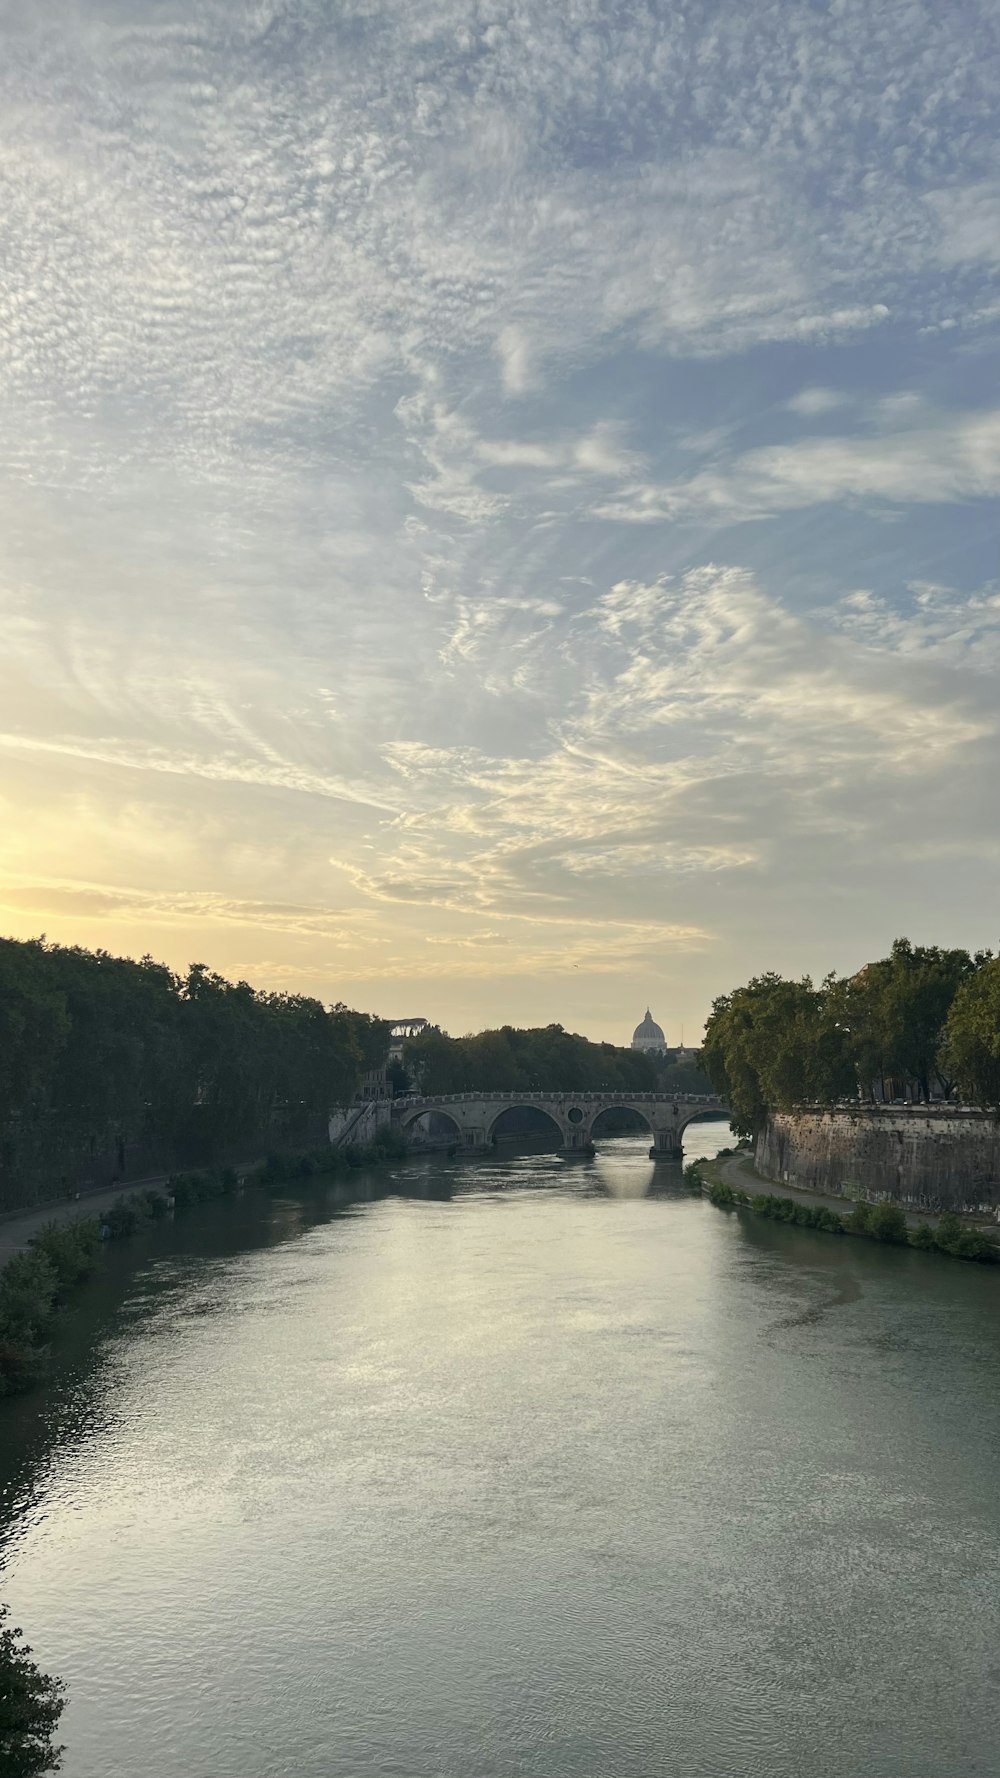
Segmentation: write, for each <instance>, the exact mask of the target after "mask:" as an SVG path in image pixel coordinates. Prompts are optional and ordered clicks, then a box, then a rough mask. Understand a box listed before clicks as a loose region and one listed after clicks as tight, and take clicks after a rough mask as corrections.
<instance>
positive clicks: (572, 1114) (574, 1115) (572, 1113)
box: [566, 1105, 583, 1124]
mask: <svg viewBox="0 0 1000 1778" xmlns="http://www.w3.org/2000/svg"><path fill="white" fill-rule="evenodd" d="M566 1116H567V1117H568V1118H569V1121H570V1123H571V1124H582V1123H583V1112H582V1111H581V1110H580V1107H579V1105H571V1106H570V1108H569V1110H568V1111H567V1113H566Z"/></svg>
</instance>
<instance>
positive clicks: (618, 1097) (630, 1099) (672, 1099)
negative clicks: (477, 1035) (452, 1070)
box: [393, 1087, 726, 1107]
mask: <svg viewBox="0 0 1000 1778" xmlns="http://www.w3.org/2000/svg"><path fill="white" fill-rule="evenodd" d="M494 1099H513V1100H516V1101H517V1103H518V1104H522V1105H526V1104H533V1103H534V1102H535V1101H536V1100H539V1099H540V1100H543V1101H544V1102H545V1103H551V1102H552V1101H553V1100H556V1099H573V1100H579V1102H580V1103H581V1104H582V1105H588V1104H590V1105H592V1104H593V1103H594V1102H595V1101H600V1103H601V1104H602V1105H719V1106H723V1107H725V1105H726V1101H725V1100H724V1099H721V1098H720V1097H719V1096H718V1094H716V1093H620V1092H614V1093H612V1092H607V1093H601V1092H588V1093H575V1092H574V1091H573V1089H572V1088H571V1087H569V1088H567V1089H566V1091H565V1092H561V1093H550V1092H539V1091H538V1090H537V1089H536V1088H534V1087H527V1088H526V1087H509V1088H505V1087H490V1088H488V1089H486V1088H484V1089H483V1090H482V1091H480V1092H465V1093H432V1094H429V1095H425V1094H423V1093H407V1094H406V1095H404V1096H402V1097H400V1098H399V1099H394V1100H393V1105H394V1106H396V1105H399V1106H403V1107H412V1106H414V1105H461V1104H470V1103H471V1104H477V1103H479V1104H481V1103H483V1102H485V1101H489V1100H494Z"/></svg>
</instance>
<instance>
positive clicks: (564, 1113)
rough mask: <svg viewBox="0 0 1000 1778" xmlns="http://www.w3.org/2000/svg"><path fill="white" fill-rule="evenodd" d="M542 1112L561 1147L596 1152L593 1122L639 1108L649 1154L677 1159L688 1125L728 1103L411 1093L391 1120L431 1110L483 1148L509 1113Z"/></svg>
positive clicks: (408, 1125) (723, 1111)
mask: <svg viewBox="0 0 1000 1778" xmlns="http://www.w3.org/2000/svg"><path fill="white" fill-rule="evenodd" d="M525 1109H530V1110H532V1111H543V1112H544V1113H545V1115H546V1117H548V1118H550V1119H551V1121H552V1122H553V1124H555V1126H556V1129H557V1130H558V1131H559V1134H560V1135H561V1137H562V1144H563V1151H564V1152H565V1153H567V1154H571V1153H573V1152H574V1151H575V1152H576V1153H577V1154H592V1153H593V1151H594V1141H593V1132H594V1126H595V1124H596V1123H597V1121H598V1119H599V1118H600V1117H601V1115H602V1113H603V1112H605V1111H611V1110H619V1109H623V1110H625V1111H635V1112H638V1114H639V1116H640V1117H641V1118H642V1119H643V1120H644V1122H645V1124H646V1126H647V1128H648V1129H649V1131H650V1133H651V1135H652V1138H653V1146H652V1148H651V1149H650V1151H649V1152H650V1156H651V1158H653V1159H658V1160H671V1161H673V1160H679V1159H680V1158H681V1153H682V1150H681V1138H682V1136H683V1134H684V1131H685V1130H686V1129H687V1126H688V1124H690V1123H693V1121H694V1119H695V1118H699V1117H728V1116H729V1106H728V1105H727V1104H726V1103H725V1101H724V1100H723V1099H717V1098H715V1097H713V1096H710V1095H707V1094H706V1095H704V1096H702V1097H686V1098H678V1097H676V1096H675V1095H673V1094H671V1093H534V1092H530V1093H526V1092H516V1091H515V1092H489V1093H442V1094H439V1095H437V1096H436V1097H434V1098H421V1097H419V1096H416V1095H411V1096H409V1097H407V1098H405V1099H396V1100H394V1101H393V1107H392V1121H393V1123H394V1125H395V1126H396V1128H397V1129H400V1130H403V1131H406V1132H408V1131H410V1130H412V1128H413V1125H414V1124H415V1123H416V1122H417V1121H418V1119H419V1118H421V1117H423V1116H424V1115H425V1113H427V1112H431V1111H433V1112H437V1113H438V1114H439V1115H440V1116H441V1117H444V1118H447V1119H448V1120H449V1122H450V1123H451V1124H452V1125H453V1126H454V1130H455V1137H456V1141H457V1142H458V1143H460V1144H461V1146H462V1147H463V1148H464V1149H468V1150H470V1151H480V1152H481V1151H484V1150H486V1149H489V1148H490V1147H491V1146H492V1144H493V1142H494V1140H495V1134H494V1133H495V1130H496V1125H497V1122H498V1120H499V1119H500V1118H501V1117H502V1116H503V1114H504V1112H505V1111H521V1110H525Z"/></svg>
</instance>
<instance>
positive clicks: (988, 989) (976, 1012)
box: [944, 957, 1000, 1107]
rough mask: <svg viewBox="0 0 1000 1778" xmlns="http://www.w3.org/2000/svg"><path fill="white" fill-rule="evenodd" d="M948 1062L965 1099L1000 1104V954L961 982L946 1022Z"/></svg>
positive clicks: (949, 1068)
mask: <svg viewBox="0 0 1000 1778" xmlns="http://www.w3.org/2000/svg"><path fill="white" fill-rule="evenodd" d="M944 1065H945V1067H946V1068H947V1069H948V1070H949V1071H950V1072H951V1073H952V1074H953V1075H954V1077H955V1080H956V1081H957V1083H958V1087H959V1090H960V1092H961V1094H962V1097H963V1099H967V1100H970V1101H971V1103H972V1104H974V1105H990V1106H995V1107H1000V957H993V958H990V959H989V961H987V962H984V963H983V964H982V965H981V966H980V968H979V969H977V970H976V972H975V974H974V975H970V976H969V977H968V978H967V979H966V980H965V981H964V982H963V983H962V985H961V987H960V988H959V990H958V992H957V994H956V995H955V998H954V1000H953V1001H952V1003H951V1007H950V1009H949V1012H948V1017H947V1020H946V1023H945V1032H944Z"/></svg>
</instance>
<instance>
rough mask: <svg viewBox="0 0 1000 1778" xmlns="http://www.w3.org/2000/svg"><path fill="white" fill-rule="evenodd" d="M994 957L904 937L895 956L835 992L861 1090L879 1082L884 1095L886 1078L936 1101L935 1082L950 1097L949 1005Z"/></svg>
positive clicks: (896, 944)
mask: <svg viewBox="0 0 1000 1778" xmlns="http://www.w3.org/2000/svg"><path fill="white" fill-rule="evenodd" d="M987 960H988V953H986V952H977V953H976V955H975V956H970V955H969V952H968V951H962V950H942V949H941V948H940V946H938V945H913V944H911V943H910V940H909V939H908V938H897V939H896V940H895V941H894V943H893V946H892V950H891V952H890V954H889V956H888V957H882V958H880V959H879V960H878V961H877V962H875V963H868V964H866V965H865V967H864V969H861V970H859V971H858V973H857V975H855V976H852V977H851V978H850V980H848V981H846V982H841V983H838V984H837V985H836V988H835V989H834V990H833V999H834V1000H835V1002H836V1005H837V1013H838V1017H839V1020H840V1022H841V1023H842V1025H843V1027H844V1029H845V1030H846V1031H848V1032H849V1033H850V1039H851V1052H852V1056H853V1059H854V1065H855V1069H856V1072H857V1078H858V1082H859V1084H860V1085H861V1086H862V1088H863V1089H864V1088H869V1089H871V1088H873V1087H874V1086H875V1084H876V1083H877V1084H878V1087H879V1089H880V1091H881V1094H882V1096H883V1097H885V1096H887V1083H890V1082H899V1083H900V1084H901V1085H903V1086H904V1087H905V1088H906V1089H907V1090H908V1091H909V1092H910V1093H912V1094H913V1095H914V1096H915V1097H917V1098H920V1099H923V1100H924V1101H929V1100H930V1097H931V1087H932V1082H936V1083H937V1085H938V1087H939V1089H940V1091H941V1092H942V1093H943V1094H944V1095H945V1097H947V1096H948V1094H949V1093H950V1091H951V1089H952V1086H953V1084H954V1082H953V1079H952V1078H951V1076H950V1074H949V1072H948V1069H947V1066H946V1064H945V1062H944V1053H943V1039H944V1030H945V1025H946V1022H947V1019H948V1013H949V1009H950V1007H951V1004H952V1001H953V1000H954V998H955V995H956V994H957V993H958V991H959V989H960V987H961V986H962V983H963V982H965V981H967V980H969V979H970V978H971V977H972V976H974V975H975V973H976V972H977V971H978V970H979V969H980V968H982V966H983V965H984V963H985V962H986V961H987Z"/></svg>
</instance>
